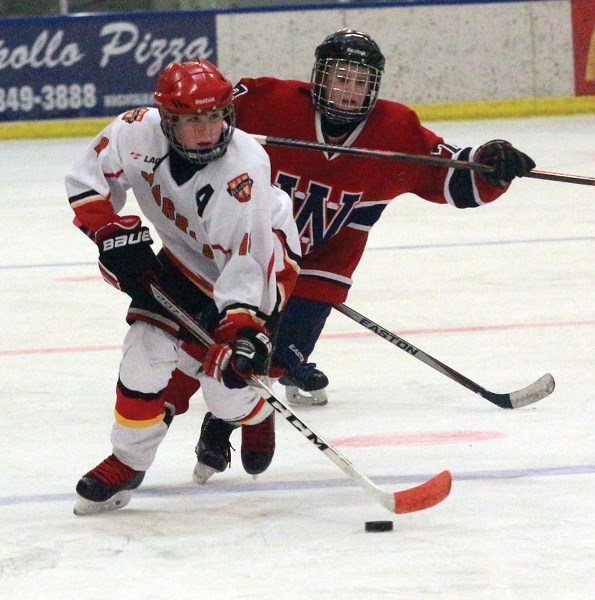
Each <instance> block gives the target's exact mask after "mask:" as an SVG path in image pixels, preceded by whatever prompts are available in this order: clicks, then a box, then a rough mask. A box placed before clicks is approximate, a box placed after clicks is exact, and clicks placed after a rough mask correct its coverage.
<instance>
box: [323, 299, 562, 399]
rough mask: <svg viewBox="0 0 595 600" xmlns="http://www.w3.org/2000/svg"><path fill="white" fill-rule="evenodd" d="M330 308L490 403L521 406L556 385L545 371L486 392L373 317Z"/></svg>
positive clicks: (341, 305)
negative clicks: (506, 389)
mask: <svg viewBox="0 0 595 600" xmlns="http://www.w3.org/2000/svg"><path fill="white" fill-rule="evenodd" d="M334 308H336V309H337V310H338V311H339V312H340V313H343V314H344V315H345V316H347V317H349V318H350V319H352V320H353V321H355V322H356V323H359V324H360V325H363V326H364V327H365V328H366V329H368V330H370V331H372V332H373V333H375V334H376V335H378V336H380V337H381V338H384V339H385V340H386V341H387V342H390V343H391V344H393V346H396V347H397V348H400V349H401V350H403V351H405V352H406V353H407V354H410V355H411V356H414V357H415V358H417V359H418V360H421V362H423V363H425V364H426V365H428V366H430V367H432V369H436V371H438V372H440V373H442V374H443V375H446V376H447V377H449V378H450V379H452V380H453V381H456V382H457V383H459V384H461V385H462V386H464V387H466V388H467V389H468V390H471V391H472V392H475V393H476V394H479V395H480V396H481V397H482V398H485V399H486V400H489V401H490V402H491V403H492V404H495V405H496V406H499V407H500V408H520V407H522V406H527V405H528V404H533V402H537V401H538V400H541V399H542V398H545V397H546V396H549V395H550V394H551V393H552V392H553V391H554V387H555V385H556V384H555V381H554V378H553V377H552V376H551V375H550V374H549V373H546V374H545V375H543V376H542V377H540V378H539V379H538V380H537V381H534V382H533V383H531V384H530V385H528V386H527V387H524V388H522V389H520V390H517V391H516V392H510V393H509V394H495V393H494V392H489V391H488V390H486V389H485V388H483V387H481V386H480V385H478V384H477V383H475V382H474V381H471V380H470V379H467V377H465V376H464V375H461V374H460V373H457V372H456V371H455V370H454V369H451V368H450V367H449V366H447V365H445V364H444V363H442V362H440V361H439V360H437V359H435V358H433V357H432V356H430V355H429V354H426V353H425V352H424V351H423V350H420V349H419V348H416V347H415V346H412V345H411V344H410V343H409V342H406V341H405V340H404V339H403V338H401V337H399V336H398V335H395V334H394V333H392V332H390V331H389V330H388V329H385V328H384V327H382V326H381V325H378V323H374V321H372V320H370V319H368V318H366V317H364V316H363V315H361V314H360V313H358V312H357V311H355V310H353V309H352V308H349V307H348V306H346V305H345V304H335V305H334Z"/></svg>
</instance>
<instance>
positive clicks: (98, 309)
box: [0, 116, 595, 600]
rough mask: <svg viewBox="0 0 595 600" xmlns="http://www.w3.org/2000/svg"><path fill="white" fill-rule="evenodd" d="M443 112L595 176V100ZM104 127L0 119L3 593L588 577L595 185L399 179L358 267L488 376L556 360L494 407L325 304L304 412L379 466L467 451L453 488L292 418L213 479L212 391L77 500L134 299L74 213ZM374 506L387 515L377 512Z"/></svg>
mask: <svg viewBox="0 0 595 600" xmlns="http://www.w3.org/2000/svg"><path fill="white" fill-rule="evenodd" d="M428 125H429V127H430V128H431V129H432V130H434V131H436V132H437V133H440V134H442V135H443V136H444V137H445V138H446V139H447V141H450V142H455V143H460V144H463V145H467V144H475V143H482V142H485V141H487V140H490V139H493V138H504V139H507V140H510V141H511V142H512V143H513V144H514V145H516V146H517V147H519V148H521V149H522V150H524V151H526V152H527V153H528V154H529V155H530V156H532V157H533V158H534V159H535V161H536V163H537V168H538V169H541V170H546V171H557V172H561V173H573V174H582V175H588V176H595V117H593V116H576V117H555V118H554V117H551V118H532V119H522V120H498V121H473V122H441V123H429V124H428ZM86 143H87V140H83V139H70V140H42V141H5V142H2V143H0V175H1V176H0V181H1V187H0V240H1V245H2V253H1V257H0V281H1V295H0V302H1V310H0V322H1V325H2V326H1V331H2V336H1V339H0V365H1V375H2V385H1V387H0V390H1V391H0V393H1V399H2V417H1V418H0V439H1V442H0V443H1V448H2V452H1V456H0V466H1V481H2V486H1V490H0V539H1V543H0V598H2V600H17V599H25V600H41V599H43V600H52V599H60V600H70V599H75V598H76V599H77V600H96V599H97V600H99V599H101V600H104V599H118V600H119V599H128V598H130V599H134V600H149V599H150V600H152V599H157V598H175V599H177V600H186V599H204V600H235V599H254V600H256V599H258V600H269V599H281V600H293V599H300V600H302V599H308V600H309V599H316V600H318V599H324V600H351V599H353V600H364V599H365V600H368V599H370V600H376V599H391V600H401V599H407V600H409V599H416V600H417V599H435V598H440V599H449V600H450V599H453V600H467V599H469V600H480V599H481V600H483V599H486V600H487V599H489V600H492V599H494V600H513V599H514V600H516V599H522V600H536V599H539V600H550V599H552V600H587V599H591V598H594V597H595V576H594V572H595V516H594V513H595V427H594V424H595V188H593V187H588V186H581V185H572V184H565V183H556V182H550V181H542V180H534V179H524V180H517V181H515V182H514V183H513V184H512V187H511V189H510V190H509V192H508V193H507V194H506V195H505V196H504V197H503V198H501V199H500V200H498V201H496V202H495V203H494V204H492V205H490V206H486V207H483V208H479V209H475V210H456V209H454V208H452V207H449V206H439V205H433V204H431V203H429V202H424V201H422V200H420V199H418V198H416V197H414V196H403V197H400V198H398V199H397V200H396V201H395V202H393V203H392V204H391V205H390V206H389V207H388V208H387V210H386V211H385V213H384V215H383V218H382V219H381V221H380V222H379V223H378V225H377V226H376V227H375V228H374V230H373V232H372V234H371V237H370V242H369V247H368V250H367V253H366V254H365V256H364V259H363V261H362V263H361V264H360V266H359V268H358V270H357V271H356V274H355V284H354V286H353V288H352V291H351V293H350V297H349V301H348V304H349V305H350V306H352V307H353V308H355V309H356V310H358V311H360V312H362V313H363V314H364V315H366V316H367V317H370V318H372V319H374V320H376V321H377V322H379V323H380V324H381V325H383V326H384V327H386V328H387V329H390V330H392V331H394V332H396V333H397V334H399V335H400V336H402V337H403V338H404V339H406V340H407V341H409V342H410V343H412V344H413V345H415V346H417V347H419V348H421V349H423V350H424V351H425V352H427V353H429V354H431V355H432V356H434V357H436V358H438V359H439V360H441V361H443V362H445V363H446V364H448V365H449V366H451V367H453V368H454V369H456V370H457V371H459V372H461V373H462V374H464V375H466V376H467V377H468V378H470V379H472V380H473V381H475V382H477V383H479V384H480V385H482V386H484V387H485V388H487V389H489V390H491V391H495V392H511V391H513V390H516V389H518V388H522V387H524V386H525V385H527V384H529V383H531V382H532V381H534V380H535V379H537V378H538V377H540V376H541V375H543V374H544V373H546V372H551V373H552V374H553V375H554V377H555V379H556V383H557V386H556V389H555V391H554V393H553V394H552V395H551V396H549V397H548V398H545V399H543V400H541V401H540V402H538V403H536V404H534V405H531V406H528V407H525V408H522V409H518V410H503V409H500V408H498V407H496V406H494V405H493V404H491V403H490V402H488V401H487V400H485V399H483V398H481V397H480V396H478V395H476V394H473V393H471V392H470V391H468V390H466V389H465V388H463V387H462V386H460V385H458V384H456V383H454V382H453V381H451V380H450V379H448V378H447V377H445V376H444V375H442V374H440V373H438V372H436V371H435V370H433V369H431V368H430V367H428V366H427V365H425V364H422V363H421V362H420V361H418V360H416V359H415V358H413V357H411V356H408V355H407V354H406V353H405V352H403V351H401V350H400V349H398V348H396V347H394V346H392V345H390V344H388V343H387V342H386V341H385V340H383V339H380V338H379V337H378V336H374V335H373V334H371V333H368V332H367V331H366V330H364V329H363V328H362V327H361V326H360V325H358V324H356V323H354V322H353V321H350V320H349V319H347V318H346V317H345V316H343V315H341V314H339V313H336V312H334V313H333V314H332V315H331V318H330V319H329V322H328V324H327V327H326V329H325V334H324V335H323V338H322V339H321V341H320V343H319V345H318V347H317V349H316V351H315V354H314V355H313V357H312V359H313V360H315V361H316V362H317V363H318V366H319V367H320V368H322V369H323V370H324V371H325V372H326V373H327V374H328V376H329V378H330V380H331V385H330V388H329V395H330V402H329V404H328V405H327V406H326V407H321V408H308V409H296V412H297V413H298V414H299V415H300V416H301V418H302V419H303V420H304V421H305V422H306V423H307V424H308V425H310V426H311V427H312V429H314V430H315V431H316V432H317V433H319V434H320V435H321V436H322V437H323V438H324V439H326V440H328V441H330V442H331V443H332V444H333V445H334V446H335V447H336V448H337V449H338V450H340V451H341V452H342V453H344V454H345V455H346V456H347V457H348V458H349V459H350V460H351V461H352V462H353V463H354V464H355V465H356V467H357V468H358V469H359V470H360V471H361V472H363V473H365V474H366V475H368V476H369V477H370V478H371V479H373V480H374V481H375V482H376V483H377V484H378V485H381V486H382V487H383V488H384V489H386V490H389V491H397V490H401V489H405V488H407V487H410V486H412V485H417V484H418V483H421V482H422V481H423V480H424V479H426V478H428V477H429V476H431V475H433V474H436V473H438V472H440V471H442V470H443V469H450V470H451V471H452V474H453V487H452V491H451V494H450V496H449V497H448V498H447V499H446V500H445V501H444V502H443V503H441V504H439V505H438V506H436V507H434V508H431V509H429V510H425V511H422V512H418V513H412V514H407V515H392V514H391V513H389V512H388V511H386V510H385V509H384V508H383V507H382V506H381V505H380V504H378V503H377V502H376V501H375V500H374V498H372V497H371V496H370V495H368V494H367V493H366V492H365V491H364V490H363V489H362V488H360V487H359V486H357V485H355V484H353V483H352V482H351V481H350V480H349V479H348V478H347V477H346V476H345V475H344V474H343V472H342V471H341V470H339V469H338V468H337V467H336V465H334V464H333V463H332V462H331V461H329V460H328V458H327V457H326V456H325V455H323V454H322V453H320V452H318V451H317V450H316V448H315V447H314V446H312V445H311V444H309V443H308V442H307V441H306V440H305V439H304V438H303V437H302V436H301V435H299V433H298V432H296V431H295V430H293V429H292V428H291V426H290V425H289V424H288V423H287V422H286V421H284V420H283V419H279V418H278V419H277V452H276V456H275V460H274V461H273V464H272V465H271V467H270V468H269V470H268V471H267V472H266V473H265V474H263V475H262V476H261V477H259V479H258V480H256V481H254V480H253V479H252V478H251V477H249V476H248V475H247V474H245V473H244V472H243V470H242V467H241V463H240V460H239V452H235V454H234V456H233V457H232V467H231V469H230V470H228V471H226V472H225V473H223V474H222V475H219V476H217V477H215V478H213V479H212V480H211V481H210V482H209V483H208V484H207V485H205V486H204V487H198V486H196V485H195V484H193V482H192V479H191V473H192V469H193V466H194V445H195V443H196V441H197V437H198V432H199V428H200V425H201V422H202V417H203V415H204V412H205V406H204V403H203V400H202V397H201V396H200V393H199V394H197V396H196V397H195V398H194V400H193V404H192V406H191V409H190V411H189V412H188V413H187V414H186V415H183V416H180V417H178V418H176V419H175V420H174V422H173V425H172V427H171V429H170V431H169V434H168V436H167V438H166V439H165V441H164V442H163V444H162V445H161V447H160V449H159V452H158V455H157V459H156V462H155V463H154V465H153V467H152V468H151V469H150V470H149V472H148V473H147V476H146V478H145V482H144V484H143V486H142V488H141V489H140V490H139V491H138V492H137V493H136V494H135V496H134V497H133V499H132V501H131V503H130V504H129V505H128V507H126V508H125V509H123V510H120V511H116V512H114V513H110V514H104V515H99V516H93V517H75V516H73V514H72V508H73V504H74V501H75V492H74V487H75V485H76V482H77V481H78V479H79V477H80V476H81V475H82V474H83V473H85V472H86V471H87V470H89V469H90V468H91V467H93V466H95V465H96V464H97V463H98V462H99V461H101V460H102V459H103V458H105V457H106V456H107V455H108V454H109V453H110V451H111V448H110V444H109V433H110V428H111V424H112V418H113V417H112V415H113V404H114V386H115V382H116V377H117V369H118V362H119V357H120V344H121V341H122V339H123V337H124V333H125V331H126V324H125V322H124V314H125V310H126V307H127V299H126V297H125V296H124V295H122V294H119V293H118V292H116V291H115V290H114V289H113V288H110V287H109V286H107V285H106V284H105V283H104V282H103V281H102V280H101V279H100V278H99V276H98V274H97V270H96V262H95V261H96V251H95V249H94V247H93V245H92V244H91V243H90V242H89V241H88V240H87V239H86V238H85V237H84V236H83V235H82V234H81V233H80V232H79V231H78V230H76V229H75V228H74V227H73V226H72V225H71V220H72V214H71V211H70V208H69V206H68V203H67V201H66V197H65V192H64V188H63V177H64V175H65V173H66V172H67V170H68V169H69V167H70V165H71V163H72V162H73V161H74V159H75V157H76V155H77V153H78V152H80V150H81V148H82V147H83V146H84V145H85V144H86ZM362 163H363V160H362ZM386 168H387V169H390V168H391V165H390V163H387V166H386ZM134 209H135V206H134V202H130V204H129V207H128V210H129V211H130V212H132V211H134ZM275 389H277V390H278V391H279V392H281V388H275ZM239 441H240V440H239V433H237V432H236V433H234V434H233V436H232V443H234V445H235V447H236V449H239V445H240V444H239ZM382 519H392V520H394V531H392V532H390V533H365V532H364V522H365V521H368V520H382Z"/></svg>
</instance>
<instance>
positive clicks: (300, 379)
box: [279, 363, 329, 406]
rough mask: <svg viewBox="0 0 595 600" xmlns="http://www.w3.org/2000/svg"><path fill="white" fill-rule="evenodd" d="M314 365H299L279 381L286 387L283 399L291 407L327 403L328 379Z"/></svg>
mask: <svg viewBox="0 0 595 600" xmlns="http://www.w3.org/2000/svg"><path fill="white" fill-rule="evenodd" d="M315 366H316V365H315V364H314V363H307V364H304V365H300V366H299V367H298V368H297V369H294V370H293V371H290V372H289V373H287V375H283V377H281V378H280V379H279V383H280V384H281V385H284V386H285V387H286V389H285V397H286V398H287V402H289V404H291V405H292V406H324V405H325V404H327V403H328V397H327V395H326V386H327V385H328V383H329V382H328V377H327V376H326V375H325V374H324V373H323V372H322V371H319V370H318V369H315V368H314V367H315Z"/></svg>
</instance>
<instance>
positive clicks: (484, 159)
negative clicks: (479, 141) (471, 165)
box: [475, 140, 535, 187]
mask: <svg viewBox="0 0 595 600" xmlns="http://www.w3.org/2000/svg"><path fill="white" fill-rule="evenodd" d="M475 161H476V162H478V163H481V164H484V165H490V166H491V167H493V168H494V171H493V172H492V173H481V175H482V176H483V177H484V178H485V179H486V180H487V181H488V182H489V183H491V184H492V185H495V186H498V187H505V186H507V185H508V184H509V183H510V182H511V181H512V180H513V179H514V178H515V177H522V176H523V175H526V174H527V173H528V172H529V171H531V170H532V169H534V168H535V163H534V162H533V160H532V159H531V158H530V157H529V156H527V155H526V154H524V153H523V152H521V151H520V150H517V149H516V148H515V147H514V146H513V145H512V144H511V143H510V142H506V141H504V140H492V141H491V142H487V143H485V144H483V146H480V148H479V149H478V151H477V152H476V154H475Z"/></svg>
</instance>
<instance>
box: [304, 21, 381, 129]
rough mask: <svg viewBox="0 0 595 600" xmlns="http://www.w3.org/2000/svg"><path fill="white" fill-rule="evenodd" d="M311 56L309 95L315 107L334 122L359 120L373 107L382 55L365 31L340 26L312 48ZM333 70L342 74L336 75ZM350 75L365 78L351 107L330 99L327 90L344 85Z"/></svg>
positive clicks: (336, 89) (351, 77)
mask: <svg viewBox="0 0 595 600" xmlns="http://www.w3.org/2000/svg"><path fill="white" fill-rule="evenodd" d="M315 56H316V61H315V63H314V67H313V69H312V77H311V83H312V88H311V94H312V101H313V102H314V105H315V106H316V109H317V110H318V111H319V112H321V113H322V114H323V115H326V116H327V117H328V119H329V120H331V121H333V122H335V123H350V122H357V121H362V120H363V119H364V118H365V117H366V116H367V115H368V114H369V113H370V112H371V110H372V109H373V108H374V105H375V104H376V100H377V99H378V90H379V89H380V80H381V78H382V72H383V70H384V55H383V54H382V52H380V48H379V47H378V44H377V43H376V42H375V41H374V40H373V39H372V38H371V37H370V36H369V35H368V34H367V33H363V32H361V31H355V30H354V29H341V30H339V31H336V32H335V33H333V34H331V35H329V36H328V37H327V38H325V40H324V41H323V42H322V44H320V46H318V47H317V48H316V53H315ZM358 65H359V66H360V67H359V68H358ZM361 67H366V69H361ZM337 70H339V71H340V73H342V75H343V77H337V76H336V74H337ZM353 77H357V78H358V79H359V80H360V81H361V78H362V77H365V82H366V84H367V93H366V98H365V100H364V101H363V103H361V105H360V106H358V107H353V106H343V105H339V104H338V103H337V102H334V101H332V100H331V99H330V97H331V92H332V91H333V90H335V92H338V91H340V90H341V89H344V88H346V87H347V86H346V84H345V79H347V80H349V79H353Z"/></svg>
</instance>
